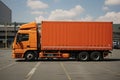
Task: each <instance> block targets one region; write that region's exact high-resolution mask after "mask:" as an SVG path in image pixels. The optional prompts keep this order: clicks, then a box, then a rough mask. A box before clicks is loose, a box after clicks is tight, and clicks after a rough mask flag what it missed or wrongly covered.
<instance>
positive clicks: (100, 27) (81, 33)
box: [41, 21, 112, 50]
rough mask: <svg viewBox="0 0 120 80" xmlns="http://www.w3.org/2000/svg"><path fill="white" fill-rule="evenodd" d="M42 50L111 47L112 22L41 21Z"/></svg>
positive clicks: (101, 48)
mask: <svg viewBox="0 0 120 80" xmlns="http://www.w3.org/2000/svg"><path fill="white" fill-rule="evenodd" d="M41 46H42V50H109V49H112V22H54V21H53V22H50V21H44V22H42V31H41Z"/></svg>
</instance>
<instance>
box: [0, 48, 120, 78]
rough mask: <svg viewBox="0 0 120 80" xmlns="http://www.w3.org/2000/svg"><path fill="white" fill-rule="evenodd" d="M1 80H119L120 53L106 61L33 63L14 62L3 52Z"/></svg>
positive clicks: (1, 56) (7, 51) (9, 53)
mask: <svg viewBox="0 0 120 80" xmlns="http://www.w3.org/2000/svg"><path fill="white" fill-rule="evenodd" d="M0 80H120V50H113V54H112V55H110V56H108V57H107V58H106V59H105V60H104V61H87V62H80V61H74V60H70V61H68V60H62V61H57V60H55V61H45V60H42V61H41V60H39V61H32V62H26V61H24V60H15V59H12V58H11V50H3V49H2V50H1V49H0Z"/></svg>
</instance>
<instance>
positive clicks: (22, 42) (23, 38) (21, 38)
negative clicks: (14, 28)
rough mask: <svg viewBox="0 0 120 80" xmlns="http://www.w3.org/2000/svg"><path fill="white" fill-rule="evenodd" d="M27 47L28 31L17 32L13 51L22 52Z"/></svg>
mask: <svg viewBox="0 0 120 80" xmlns="http://www.w3.org/2000/svg"><path fill="white" fill-rule="evenodd" d="M29 47H30V46H29V33H18V34H17V39H16V45H15V53H21V54H24V53H25V51H26V50H27V49H28V48H29Z"/></svg>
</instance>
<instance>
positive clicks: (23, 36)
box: [20, 34, 29, 41]
mask: <svg viewBox="0 0 120 80" xmlns="http://www.w3.org/2000/svg"><path fill="white" fill-rule="evenodd" d="M20 37H21V39H22V41H28V40H29V35H28V34H20Z"/></svg>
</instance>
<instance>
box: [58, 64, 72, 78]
mask: <svg viewBox="0 0 120 80" xmlns="http://www.w3.org/2000/svg"><path fill="white" fill-rule="evenodd" d="M60 65H61V66H62V68H63V70H64V72H65V74H66V76H67V78H68V80H72V78H71V77H70V75H69V74H68V72H67V70H66V69H65V66H64V64H63V63H60Z"/></svg>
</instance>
